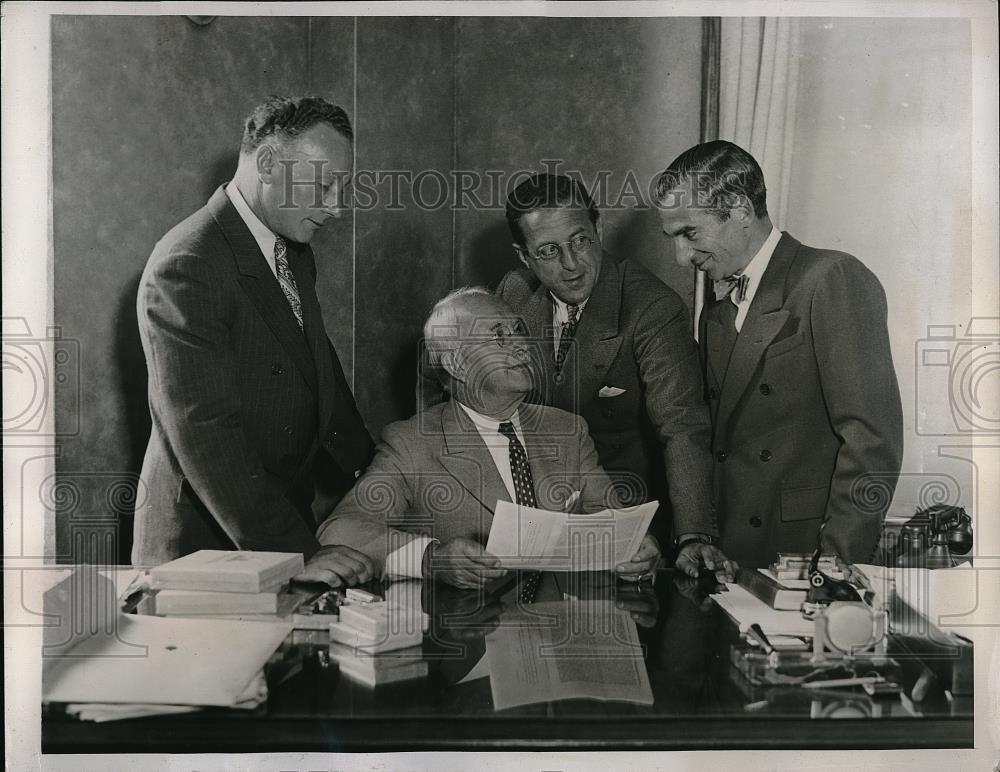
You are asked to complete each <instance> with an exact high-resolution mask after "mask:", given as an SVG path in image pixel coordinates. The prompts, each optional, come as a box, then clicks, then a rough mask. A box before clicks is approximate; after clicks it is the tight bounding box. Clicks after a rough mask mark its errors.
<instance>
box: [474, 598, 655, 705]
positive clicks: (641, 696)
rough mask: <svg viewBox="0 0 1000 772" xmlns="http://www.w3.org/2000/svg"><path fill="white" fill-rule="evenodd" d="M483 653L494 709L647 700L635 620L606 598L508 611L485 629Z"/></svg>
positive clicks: (648, 689)
mask: <svg viewBox="0 0 1000 772" xmlns="http://www.w3.org/2000/svg"><path fill="white" fill-rule="evenodd" d="M485 659H486V661H487V668H488V671H489V676H490V688H491V691H492V693H493V708H494V710H505V709H506V708H512V707H516V706H518V705H528V704H532V703H538V702H552V701H555V700H568V699H591V700H600V701H602V702H604V701H619V702H632V703H638V704H640V705H652V704H653V691H652V688H651V687H650V685H649V675H648V673H647V672H646V662H645V660H644V659H643V650H642V646H641V645H640V643H639V636H638V633H637V632H636V627H635V622H634V621H633V620H632V618H631V617H630V616H629V614H628V612H627V611H625V610H624V609H619V608H615V604H614V603H613V602H612V601H606V600H602V601H561V602H550V603H535V604H532V605H531V606H530V607H527V608H524V609H519V610H517V611H512V612H508V613H506V614H504V615H503V617H502V618H501V620H500V627H499V628H497V629H496V630H494V631H493V632H492V633H490V634H489V635H488V636H486V657H485ZM481 665H482V663H480V664H479V665H477V666H476V667H475V668H473V671H474V672H476V671H478V673H479V674H481V673H482V668H481ZM471 675H472V674H471V673H470V676H471ZM465 680H471V679H470V678H469V677H468V676H467V677H466V679H465Z"/></svg>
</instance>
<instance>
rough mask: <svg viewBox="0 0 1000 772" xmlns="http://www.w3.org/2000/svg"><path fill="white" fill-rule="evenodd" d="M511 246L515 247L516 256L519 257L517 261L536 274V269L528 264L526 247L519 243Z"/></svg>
mask: <svg viewBox="0 0 1000 772" xmlns="http://www.w3.org/2000/svg"><path fill="white" fill-rule="evenodd" d="M511 246H512V247H514V254H515V255H517V259H518V260H520V261H521V263H522V264H523V265H524V267H525V268H528V269H529V270H531V271H532V272H534V269H533V268H532V267H531V263H530V262H528V253H527V252H526V251H525V249H524V247H522V246H521V245H520V244H517V243H514V244H511Z"/></svg>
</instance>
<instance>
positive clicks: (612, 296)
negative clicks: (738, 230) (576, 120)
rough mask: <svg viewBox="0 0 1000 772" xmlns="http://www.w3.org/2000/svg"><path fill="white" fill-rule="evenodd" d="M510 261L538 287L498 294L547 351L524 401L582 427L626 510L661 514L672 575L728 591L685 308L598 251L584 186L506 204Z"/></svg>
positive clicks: (523, 188)
mask: <svg viewBox="0 0 1000 772" xmlns="http://www.w3.org/2000/svg"><path fill="white" fill-rule="evenodd" d="M506 216H507V224H508V225H509V226H510V231H511V234H512V236H513V238H514V245H513V246H514V250H515V252H516V253H517V255H518V257H519V258H520V260H521V262H522V263H524V265H525V266H526V267H527V268H528V269H529V270H530V271H531V273H532V274H533V275H534V277H536V278H537V281H538V282H539V286H537V287H535V286H533V283H530V282H526V281H525V277H524V273H523V271H512V272H511V273H509V274H508V275H507V276H506V277H504V279H503V281H502V282H501V283H500V287H499V288H498V290H497V292H498V294H499V295H500V296H501V297H503V298H504V299H505V300H506V301H507V302H508V303H510V305H511V306H512V307H513V308H514V310H515V311H516V312H517V313H518V314H520V315H521V316H522V317H523V318H524V319H525V321H526V323H527V326H528V332H529V334H530V335H531V336H532V337H535V338H540V339H542V340H548V341H550V343H549V345H548V346H547V347H545V346H543V349H544V350H543V352H542V355H541V356H540V357H539V358H538V359H539V362H538V364H537V366H538V368H539V370H540V377H539V378H538V379H537V381H538V382H537V383H536V385H535V388H534V390H533V392H532V394H531V395H530V396H529V400H530V401H536V402H540V403H542V404H546V405H553V406H555V407H558V408H562V409H563V410H567V411H570V412H574V413H577V414H578V415H580V416H582V417H583V418H584V419H586V421H587V424H588V425H589V427H590V436H591V438H592V439H593V441H594V444H595V445H596V447H597V452H598V456H599V460H600V463H601V465H602V466H603V467H604V468H605V469H606V470H607V471H608V473H609V475H611V477H612V479H614V480H615V482H616V483H617V484H618V487H619V489H620V490H621V491H623V493H624V495H623V498H624V499H625V500H626V502H627V503H630V504H632V503H639V502H642V501H648V500H653V499H656V500H659V501H660V502H661V508H660V512H659V513H658V514H657V516H656V519H655V520H654V526H653V530H654V532H655V533H656V534H657V536H658V537H659V538H660V539H661V540H662V539H664V538H670V537H671V536H672V537H673V540H674V545H675V547H676V548H677V559H676V565H677V567H678V568H679V569H680V570H682V571H684V572H685V573H687V574H688V575H690V576H697V574H698V571H699V568H700V566H701V565H704V566H705V567H707V568H708V569H709V570H715V571H717V572H719V573H720V575H721V574H722V573H725V575H726V578H727V579H729V580H732V579H733V578H734V576H735V570H736V566H735V564H734V563H733V562H732V561H729V560H727V559H726V557H725V555H724V554H723V553H722V552H721V551H720V550H719V549H718V548H717V547H716V546H715V541H716V539H717V537H718V530H717V525H716V519H715V512H714V511H713V507H712V502H711V482H712V458H711V455H710V452H709V444H710V431H711V428H710V423H709V414H708V410H707V407H706V405H705V402H704V391H703V385H702V377H701V373H700V368H699V363H698V351H697V348H696V346H695V342H694V339H693V337H692V335H691V333H690V321H689V319H690V317H689V314H688V309H687V307H686V306H685V305H684V302H683V301H682V300H681V298H680V297H679V296H678V295H677V294H676V293H675V292H674V291H673V290H671V289H670V288H669V287H667V286H666V285H664V284H663V283H662V282H660V281H659V280H658V279H657V278H656V277H655V276H653V275H652V274H650V273H649V272H648V271H646V270H644V269H643V268H642V267H640V266H639V265H637V264H635V263H633V262H630V261H627V260H617V259H616V258H614V257H613V256H611V255H609V254H607V253H606V252H604V250H603V248H602V246H601V220H600V215H599V213H598V211H597V208H596V207H595V206H594V202H593V200H592V199H591V197H590V194H589V193H588V192H587V190H586V189H585V188H584V186H583V185H582V184H580V183H579V182H577V181H576V180H573V179H570V178H569V177H565V176H563V175H552V174H536V175H534V176H532V177H529V178H528V179H526V180H525V181H524V182H522V183H521V184H520V185H518V186H517V187H516V188H515V189H514V190H513V191H512V192H511V194H510V195H509V196H508V198H507V206H506Z"/></svg>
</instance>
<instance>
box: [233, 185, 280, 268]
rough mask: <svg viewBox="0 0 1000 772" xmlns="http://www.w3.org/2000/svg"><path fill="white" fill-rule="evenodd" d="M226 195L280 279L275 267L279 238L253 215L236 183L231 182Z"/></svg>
mask: <svg viewBox="0 0 1000 772" xmlns="http://www.w3.org/2000/svg"><path fill="white" fill-rule="evenodd" d="M225 190H226V195H227V196H229V200H230V201H232V202H233V206H234V207H235V208H236V212H237V213H238V214H239V216H240V218H241V219H242V220H243V222H245V223H246V226H247V228H249V229H250V235H252V236H253V238H254V241H256V242H257V246H259V247H260V251H261V252H263V253H264V259H265V260H266V261H267V267H268V268H270V269H271V273H273V274H274V277H275V278H277V277H278V269H277V268H275V266H274V242H276V241H277V240H278V237H277V236H276V235H275V234H274V233H272V232H271V229H270V228H268V227H267V226H266V225H264V223H262V222H261V221H260V218H259V217H257V215H255V214H254V213H253V210H252V209H251V208H250V205H249V204H248V203H247V200H246V199H245V198H243V194H242V193H240V189H239V188H238V187H236V183H235V182H230V183H229V184H228V185H226V188H225Z"/></svg>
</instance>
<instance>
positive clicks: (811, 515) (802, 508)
mask: <svg viewBox="0 0 1000 772" xmlns="http://www.w3.org/2000/svg"><path fill="white" fill-rule="evenodd" d="M657 201H658V204H659V206H660V212H661V220H662V224H663V232H664V233H665V234H666V235H667V237H668V238H669V239H671V241H672V242H673V244H674V248H675V251H676V259H677V261H678V263H680V264H681V265H684V266H687V265H691V266H694V267H695V268H696V269H697V270H699V271H702V272H704V273H705V275H706V276H707V277H708V278H709V279H711V280H713V282H714V290H715V292H714V295H715V299H714V302H711V303H710V304H709V305H708V306H707V307H706V308H705V310H704V312H703V313H702V315H701V319H700V321H699V333H700V334H699V341H700V343H701V346H702V354H703V360H704V367H705V376H706V384H707V387H708V399H709V404H710V407H711V413H712V424H713V432H712V452H713V454H714V457H715V506H716V509H717V512H718V513H719V527H720V531H721V539H722V547H723V549H724V550H725V551H726V553H727V554H728V555H730V556H731V557H733V558H735V559H736V560H737V561H738V562H739V563H740V565H742V566H751V567H753V566H756V567H760V566H766V565H768V564H769V563H770V562H771V561H773V560H774V559H775V556H776V554H777V553H778V552H812V551H813V550H814V549H816V548H817V547H818V546H821V547H822V548H823V550H824V551H825V552H831V553H836V554H837V555H839V556H840V557H841V558H842V559H844V560H847V561H850V562H860V563H867V562H871V560H872V558H873V557H874V554H875V551H876V548H877V545H878V541H879V537H880V535H881V528H882V521H883V518H884V516H885V512H886V510H887V509H888V506H889V503H890V500H891V497H892V491H893V489H894V487H895V483H896V479H897V476H898V474H899V468H900V464H901V459H902V445H903V437H902V435H903V430H902V409H901V405H900V397H899V387H898V385H897V381H896V373H895V370H894V369H893V365H892V354H891V351H890V347H889V334H888V330H887V326H886V316H887V307H886V298H885V292H884V291H883V289H882V285H881V284H880V283H879V281H878V279H877V278H876V277H875V275H874V274H873V273H872V272H871V271H870V270H868V269H867V268H866V267H865V266H864V265H863V264H862V263H861V262H860V261H859V260H857V259H856V258H854V257H852V256H851V255H847V254H844V253H842V252H834V251H830V250H821V249H814V248H812V247H808V246H805V245H803V244H801V243H799V242H798V241H797V240H796V239H794V238H793V237H792V236H790V235H789V234H787V233H781V232H780V231H778V230H777V229H776V228H775V227H774V226H773V225H772V224H771V220H770V218H769V216H768V213H767V202H766V190H765V186H764V178H763V174H762V172H761V170H760V167H759V166H758V164H757V162H756V161H755V160H754V159H753V157H752V156H751V155H750V154H749V153H747V152H746V151H744V150H743V149H742V148H740V147H738V146H736V145H734V144H732V143H729V142H724V141H715V142H708V143H704V144H702V145H697V146H695V147H693V148H691V149H690V150H687V151H686V152H684V153H683V154H681V155H680V156H679V157H678V158H677V159H675V160H674V161H673V163H671V164H670V166H669V167H667V169H666V170H665V171H664V172H663V174H662V175H661V176H660V178H659V181H658V185H657Z"/></svg>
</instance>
